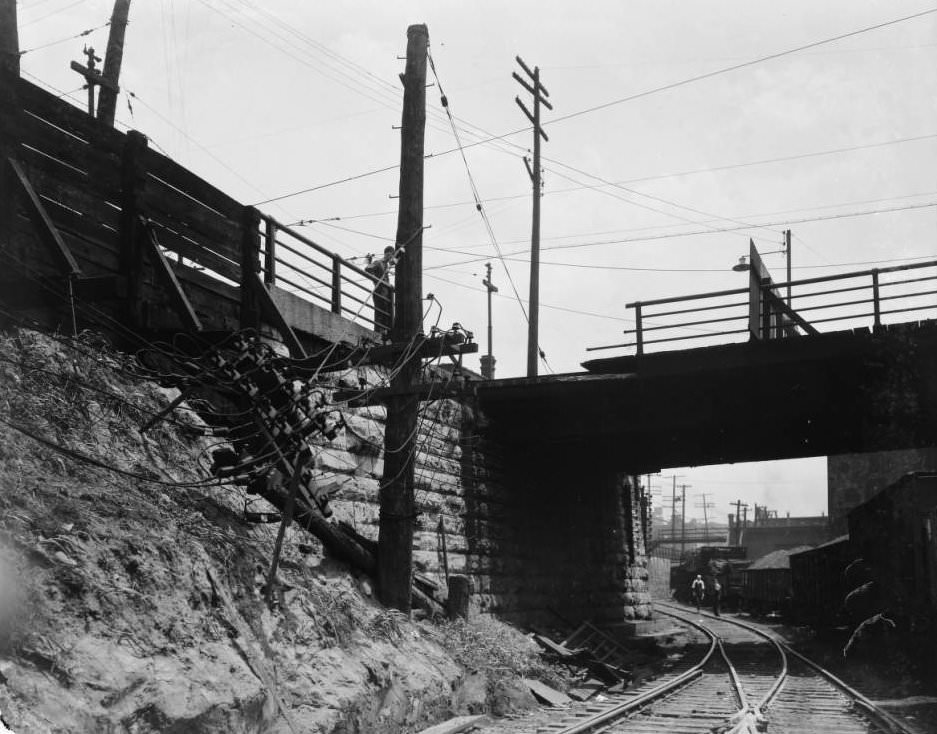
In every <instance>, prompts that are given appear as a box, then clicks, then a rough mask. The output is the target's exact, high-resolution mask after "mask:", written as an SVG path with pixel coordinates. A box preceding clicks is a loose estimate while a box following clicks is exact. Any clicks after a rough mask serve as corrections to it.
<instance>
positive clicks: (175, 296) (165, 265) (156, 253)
mask: <svg viewBox="0 0 937 734" xmlns="http://www.w3.org/2000/svg"><path fill="white" fill-rule="evenodd" d="M146 241H147V243H148V244H149V250H150V255H152V256H153V260H154V262H155V264H156V272H157V275H158V276H159V277H160V278H161V279H162V280H163V283H164V284H165V286H166V287H167V289H168V290H169V295H170V296H171V298H172V303H173V307H174V308H175V310H176V313H178V314H179V316H180V317H181V319H182V321H183V322H184V323H185V325H186V327H188V328H189V329H192V330H194V331H202V322H201V321H200V320H199V317H198V315H197V314H196V313H195V309H194V308H192V303H191V302H190V301H189V299H188V296H186V294H185V291H184V290H183V289H182V285H181V284H180V283H179V279H178V278H176V273H175V271H174V270H173V269H172V265H170V264H169V261H168V260H167V259H166V256H165V255H163V252H162V250H161V249H160V246H159V240H158V239H157V238H156V232H155V230H154V229H153V228H152V227H146Z"/></svg>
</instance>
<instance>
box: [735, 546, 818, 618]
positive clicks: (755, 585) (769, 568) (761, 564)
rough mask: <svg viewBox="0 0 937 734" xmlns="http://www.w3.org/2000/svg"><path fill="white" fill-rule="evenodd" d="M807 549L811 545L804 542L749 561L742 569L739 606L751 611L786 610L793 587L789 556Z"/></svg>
mask: <svg viewBox="0 0 937 734" xmlns="http://www.w3.org/2000/svg"><path fill="white" fill-rule="evenodd" d="M809 549H810V546H806V545H805V546H800V547H798V548H791V549H788V550H776V551H773V552H772V553H769V554H768V555H766V556H762V557H761V558H759V559H758V560H756V561H752V563H751V565H750V566H749V567H748V568H746V569H745V570H744V571H742V598H741V607H742V609H744V610H746V611H749V612H752V613H753V614H767V613H769V612H781V613H784V614H787V613H789V612H790V606H791V588H792V587H791V565H790V556H791V554H792V553H798V552H800V551H805V550H809Z"/></svg>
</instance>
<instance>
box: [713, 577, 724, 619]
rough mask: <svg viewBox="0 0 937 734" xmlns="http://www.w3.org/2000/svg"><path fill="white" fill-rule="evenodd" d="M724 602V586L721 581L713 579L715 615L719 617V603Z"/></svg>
mask: <svg viewBox="0 0 937 734" xmlns="http://www.w3.org/2000/svg"><path fill="white" fill-rule="evenodd" d="M721 601H722V584H720V583H719V579H713V614H715V615H716V616H717V617H718V616H719V603H720V602H721Z"/></svg>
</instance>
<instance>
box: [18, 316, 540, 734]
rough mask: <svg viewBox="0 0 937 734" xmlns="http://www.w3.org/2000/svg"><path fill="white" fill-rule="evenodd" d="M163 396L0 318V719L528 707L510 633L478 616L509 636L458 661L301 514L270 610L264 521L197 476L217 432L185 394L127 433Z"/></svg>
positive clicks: (118, 725) (398, 724)
mask: <svg viewBox="0 0 937 734" xmlns="http://www.w3.org/2000/svg"><path fill="white" fill-rule="evenodd" d="M175 396H176V394H175V393H174V392H173V391H171V390H163V389H161V388H159V387H158V386H156V385H154V384H152V383H149V382H147V381H145V380H142V379H140V377H139V376H138V375H137V374H136V373H135V365H134V363H133V360H132V359H129V358H127V357H125V356H122V355H120V354H118V353H115V352H113V351H111V350H109V349H108V348H107V347H106V345H104V344H102V343H100V342H98V341H96V340H95V339H93V338H84V339H78V340H74V341H70V340H61V339H55V338H51V337H48V336H42V335H39V334H36V333H34V332H29V331H22V330H21V331H18V332H14V333H10V334H5V335H0V716H2V719H0V722H2V723H0V727H2V725H4V724H5V725H6V726H8V727H9V728H10V729H12V730H13V731H16V732H17V733H18V734H24V733H29V732H63V731H68V732H83V731H87V732H119V731H132V732H157V731H159V732H174V731H175V732H333V731H342V732H358V731H367V732H406V731H417V730H419V729H420V728H422V727H424V726H427V725H429V724H431V723H434V722H436V721H439V720H441V719H445V718H447V717H448V716H451V715H457V714H464V713H476V712H479V711H490V710H491V709H492V705H493V704H494V706H495V708H496V709H497V710H498V713H507V712H509V711H511V710H516V709H517V708H523V707H524V706H528V705H530V704H531V702H530V700H529V694H527V695H526V697H525V696H524V695H523V694H524V693H525V692H523V691H520V692H519V691H518V690H516V689H517V686H516V684H515V683H516V679H517V677H518V675H519V674H520V675H535V676H536V675H537V674H538V671H537V670H535V669H534V668H535V667H536V665H537V663H536V653H535V651H533V650H532V649H531V643H529V641H528V640H526V638H524V636H523V635H520V634H519V633H517V632H516V631H514V630H512V629H511V628H508V627H506V626H504V625H500V624H499V623H497V622H494V621H490V622H485V623H484V624H488V625H494V627H492V628H491V629H488V630H487V631H485V630H483V631H482V632H481V633H479V634H481V635H482V636H483V637H484V636H486V635H489V636H490V635H495V636H497V638H498V639H499V640H502V642H503V640H510V645H513V646H514V649H516V650H518V651H519V652H518V653H517V654H516V655H514V656H513V659H511V660H509V661H508V662H505V661H503V660H501V661H499V662H498V665H499V666H503V667H504V670H501V668H499V670H500V672H499V673H498V674H492V672H491V670H489V669H487V668H486V667H485V665H486V663H485V661H481V660H480V661H477V662H478V665H477V666H473V667H469V666H467V665H465V664H462V663H464V661H461V662H460V661H459V660H457V656H458V650H457V649H456V650H453V649H447V647H449V648H451V647H452V640H453V639H454V636H453V635H451V634H449V633H448V632H449V630H448V629H447V628H446V627H440V626H438V625H436V624H433V623H431V622H426V621H424V622H421V623H414V622H411V621H410V620H409V619H407V618H406V617H405V616H404V615H401V614H399V613H397V612H394V611H389V610H386V609H384V608H383V607H382V606H381V605H380V604H379V603H377V602H376V601H375V600H374V599H373V594H372V590H371V583H370V580H369V579H366V578H356V577H355V576H354V575H353V574H352V573H350V572H349V569H347V568H346V567H345V566H343V565H342V564H339V563H337V562H336V561H334V560H331V559H329V558H327V557H326V556H325V554H324V553H323V550H322V548H321V546H320V545H319V544H318V543H317V542H316V541H315V539H313V538H311V537H310V536H308V535H307V534H305V533H303V532H302V531H296V530H294V529H290V530H289V531H288V532H287V535H286V539H285V542H284V547H283V554H282V556H281V561H280V573H279V580H280V585H279V586H278V588H277V594H276V602H277V603H276V604H274V605H273V609H272V610H271V608H270V607H268V605H267V604H266V603H265V600H264V595H263V593H262V589H263V585H264V584H265V582H266V578H265V577H266V570H267V568H268V566H269V562H270V555H271V550H272V548H273V544H274V537H275V534H276V531H277V528H278V526H277V525H269V524H268V525H264V524H249V523H246V522H245V521H244V509H245V503H246V502H247V501H248V500H249V499H250V498H249V497H247V496H246V495H245V494H244V492H243V490H242V489H241V488H239V487H235V486H227V485H219V484H217V483H216V482H212V481H206V478H207V477H209V474H208V471H207V467H208V464H209V463H210V459H209V456H208V453H209V451H210V450H211V449H212V448H213V447H214V446H217V445H218V444H219V439H216V438H207V437H206V436H205V435H204V433H205V431H204V430H203V429H204V425H203V424H202V422H201V421H200V420H199V419H198V417H197V416H195V415H194V413H192V412H187V411H186V410H180V411H176V412H174V413H173V418H172V419H171V420H169V421H164V422H161V423H159V424H158V425H156V426H154V427H153V428H151V429H149V430H148V431H147V432H146V433H141V432H140V430H139V429H140V427H141V426H142V425H144V424H145V423H146V422H147V421H148V420H149V419H150V418H151V417H152V416H153V415H154V414H155V413H157V412H158V411H160V410H161V409H162V408H164V407H165V406H166V405H167V404H168V403H169V402H170V400H172V399H173V398H174V397H175ZM95 462H100V463H103V464H106V465H107V466H108V467H110V468H104V467H102V466H99V465H97V464H96V463H95ZM115 470H121V471H123V472H125V473H124V474H120V473H118V472H117V471H115ZM251 509H254V510H257V509H267V510H269V509H271V508H270V507H269V506H266V507H265V508H258V507H252V508H251ZM499 644H501V643H499ZM512 666H513V668H512ZM479 674H481V675H482V676H483V677H484V683H483V685H482V689H481V690H482V692H481V693H479V682H478V678H479ZM542 677H550V673H549V671H542ZM553 682H554V683H556V680H554V681H553ZM0 731H2V728H0Z"/></svg>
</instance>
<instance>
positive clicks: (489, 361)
mask: <svg viewBox="0 0 937 734" xmlns="http://www.w3.org/2000/svg"><path fill="white" fill-rule="evenodd" d="M485 271H486V275H485V279H484V280H483V281H482V285H483V286H485V288H486V289H487V290H488V354H486V355H484V356H482V358H481V363H482V377H484V378H485V379H486V380H493V379H495V358H494V356H493V355H492V353H491V342H492V338H491V333H492V332H491V294H492V293H497V292H498V286H496V285H495V284H494V283H492V282H491V263H485Z"/></svg>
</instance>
